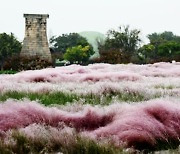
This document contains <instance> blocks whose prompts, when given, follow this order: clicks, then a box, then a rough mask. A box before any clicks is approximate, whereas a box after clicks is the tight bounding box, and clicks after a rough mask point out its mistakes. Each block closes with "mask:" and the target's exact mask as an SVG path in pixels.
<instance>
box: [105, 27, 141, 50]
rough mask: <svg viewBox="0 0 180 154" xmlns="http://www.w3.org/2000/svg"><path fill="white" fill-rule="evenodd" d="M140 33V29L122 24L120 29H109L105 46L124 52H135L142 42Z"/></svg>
mask: <svg viewBox="0 0 180 154" xmlns="http://www.w3.org/2000/svg"><path fill="white" fill-rule="evenodd" d="M139 34H140V31H139V30H137V29H133V30H130V28H129V26H120V27H119V31H116V30H109V31H108V33H107V39H106V41H105V47H106V48H107V49H112V48H115V49H119V50H122V51H124V52H134V51H135V50H136V49H137V47H138V45H139V43H140V42H141V39H140V36H139Z"/></svg>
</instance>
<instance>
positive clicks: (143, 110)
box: [0, 99, 180, 150]
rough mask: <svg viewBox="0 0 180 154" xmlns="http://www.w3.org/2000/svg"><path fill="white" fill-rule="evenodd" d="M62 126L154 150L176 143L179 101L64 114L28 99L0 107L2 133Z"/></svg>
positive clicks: (30, 133) (29, 133)
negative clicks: (38, 126) (40, 126)
mask: <svg viewBox="0 0 180 154" xmlns="http://www.w3.org/2000/svg"><path fill="white" fill-rule="evenodd" d="M62 123H63V125H65V126H66V128H65V129H67V133H68V129H69V128H73V129H75V130H76V131H77V132H78V133H79V134H81V135H82V136H86V137H89V138H91V139H95V140H103V139H111V140H112V142H113V143H114V144H115V145H116V146H122V145H126V147H130V148H135V149H140V150H141V149H156V146H158V144H159V142H161V143H162V142H164V143H167V142H170V141H173V142H175V143H177V144H179V138H180V105H179V102H168V101H165V100H162V99H160V100H152V101H149V102H144V103H141V104H134V105H131V104H112V105H110V106H106V107H100V106H99V107H97V106H96V107H92V106H89V105H87V106H86V107H85V108H84V109H82V110H80V111H78V112H75V111H74V112H67V111H63V110H62V109H61V110H60V109H57V108H56V107H44V106H43V105H40V104H38V103H36V102H29V101H27V100H26V101H22V102H18V101H13V100H8V101H6V102H4V103H2V104H0V130H1V134H4V133H5V132H8V131H9V130H12V129H20V130H21V131H22V132H24V133H25V134H26V135H27V136H33V130H34V129H35V128H33V127H34V126H35V127H36V126H37V125H34V124H39V125H42V126H51V127H52V128H54V129H55V130H56V129H59V130H61V129H62V128H64V127H62ZM29 126H31V127H29ZM43 129H44V127H42V130H43ZM62 131H65V130H64V129H62ZM3 132H4V133H3ZM70 133H71V132H70ZM42 134H43V131H42ZM40 136H41V135H40Z"/></svg>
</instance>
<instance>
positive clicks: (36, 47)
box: [21, 14, 52, 62]
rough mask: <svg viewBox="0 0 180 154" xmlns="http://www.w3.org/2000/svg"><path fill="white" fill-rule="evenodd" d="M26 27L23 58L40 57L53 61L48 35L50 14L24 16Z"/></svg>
mask: <svg viewBox="0 0 180 154" xmlns="http://www.w3.org/2000/svg"><path fill="white" fill-rule="evenodd" d="M24 17H25V22H26V27H25V37H24V40H23V46H22V50H21V56H28V57H32V56H38V57H40V58H42V59H45V60H47V61H49V62H51V61H52V59H51V53H50V50H49V46H48V40H47V34H46V19H47V18H48V17H49V15H48V14H24Z"/></svg>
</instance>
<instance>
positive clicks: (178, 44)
mask: <svg viewBox="0 0 180 154" xmlns="http://www.w3.org/2000/svg"><path fill="white" fill-rule="evenodd" d="M140 33H141V31H140V30H138V29H130V27H129V26H120V27H119V28H118V30H109V31H108V32H107V35H106V38H105V40H104V39H99V38H94V39H96V41H97V45H98V50H99V56H98V57H97V56H96V57H95V56H94V57H93V58H92V55H93V54H94V53H95V51H94V48H93V46H92V44H90V43H89V42H88V40H87V39H86V38H85V37H83V36H81V35H79V34H78V33H69V34H62V35H60V36H53V37H51V38H50V40H49V42H50V51H51V54H52V57H53V64H54V65H56V59H58V60H59V61H63V62H64V63H66V62H68V63H69V64H73V63H76V64H82V65H87V64H89V63H98V62H100V63H111V64H120V63H137V64H147V63H155V62H161V61H164V62H171V61H173V60H174V61H180V36H177V35H175V34H173V32H170V31H164V32H162V33H156V32H155V33H152V34H149V35H147V38H148V39H149V43H148V44H144V45H142V40H141V38H140ZM21 47H22V43H21V42H19V41H18V40H17V38H15V36H14V35H13V33H11V34H10V35H9V34H6V33H1V34H0V68H1V70H2V69H5V70H7V69H8V70H9V69H11V70H18V69H19V68H18V67H19V64H17V65H16V63H19V61H20V60H19V58H20V56H19V53H20V51H21ZM36 58H38V57H34V61H35V62H36V63H35V64H29V63H28V62H27V58H25V59H23V63H28V66H24V65H23V69H39V68H43V67H44V66H43V65H44V64H46V62H44V61H40V60H36ZM21 65H22V63H21ZM31 65H32V66H33V67H32V66H31ZM36 65H38V68H36ZM41 65H42V66H41Z"/></svg>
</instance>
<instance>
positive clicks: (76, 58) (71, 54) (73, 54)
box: [64, 45, 93, 64]
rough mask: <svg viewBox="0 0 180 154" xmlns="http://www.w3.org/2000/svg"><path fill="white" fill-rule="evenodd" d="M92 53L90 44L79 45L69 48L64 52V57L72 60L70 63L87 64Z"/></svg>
mask: <svg viewBox="0 0 180 154" xmlns="http://www.w3.org/2000/svg"><path fill="white" fill-rule="evenodd" d="M92 54H93V53H92V51H91V49H90V46H85V47H83V46H81V45H78V46H75V47H71V48H68V49H67V51H66V53H65V54H64V59H65V60H68V61H70V63H79V64H85V63H86V62H87V61H88V60H89V57H90V56H91V55H92Z"/></svg>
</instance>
